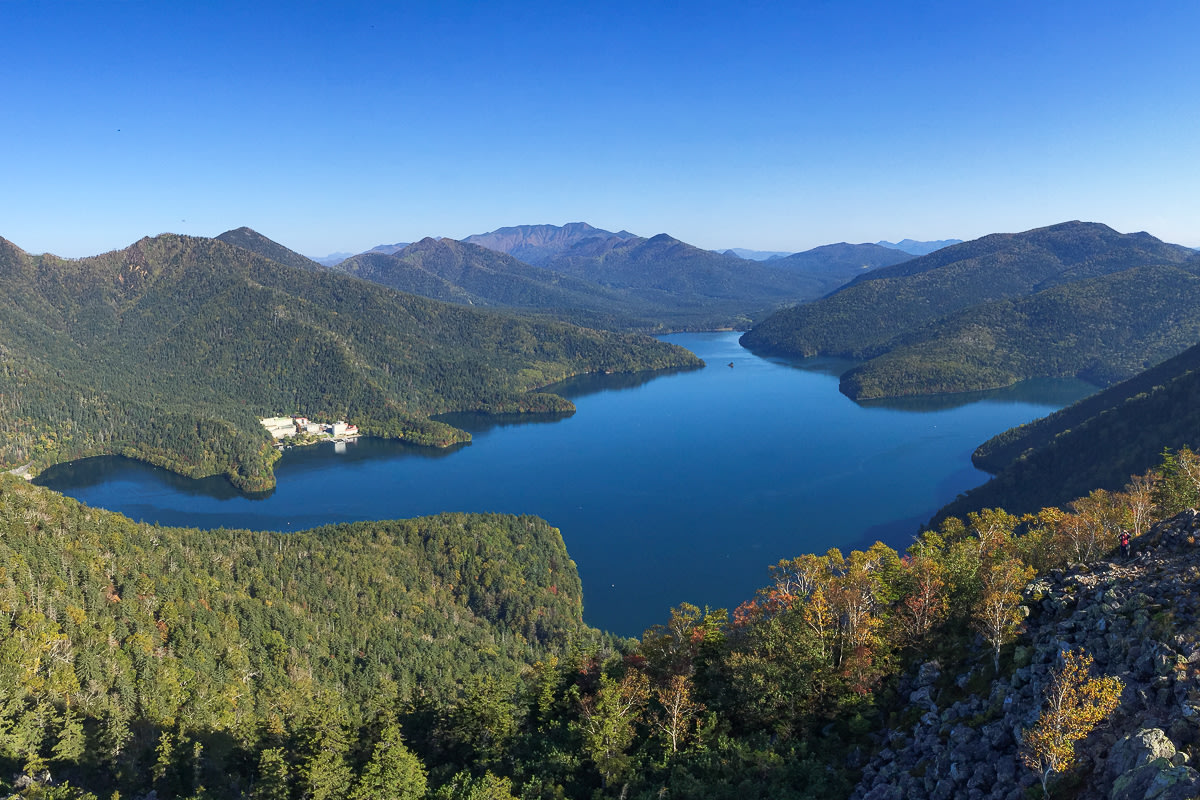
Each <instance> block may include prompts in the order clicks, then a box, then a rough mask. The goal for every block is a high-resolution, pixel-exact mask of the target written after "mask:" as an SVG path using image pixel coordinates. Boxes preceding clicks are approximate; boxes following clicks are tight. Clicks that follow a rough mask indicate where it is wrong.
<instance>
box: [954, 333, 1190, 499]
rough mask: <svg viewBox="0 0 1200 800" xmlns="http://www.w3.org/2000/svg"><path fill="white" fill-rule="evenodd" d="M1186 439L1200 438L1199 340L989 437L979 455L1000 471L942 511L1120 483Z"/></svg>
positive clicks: (980, 462)
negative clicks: (1109, 384) (1150, 366)
mask: <svg viewBox="0 0 1200 800" xmlns="http://www.w3.org/2000/svg"><path fill="white" fill-rule="evenodd" d="M1185 446H1186V447H1192V448H1195V447H1197V446H1200V346H1196V347H1191V348H1189V349H1188V350H1185V351H1184V352H1183V353H1180V354H1179V355H1178V356H1175V357H1174V358H1171V359H1169V360H1167V361H1164V362H1163V363H1162V364H1160V365H1158V366H1157V367H1154V368H1153V369H1150V370H1147V371H1146V372H1143V373H1141V374H1139V375H1137V376H1135V377H1134V378H1131V379H1130V380H1127V381H1125V382H1123V383H1119V384H1117V385H1115V386H1112V387H1110V388H1108V389H1106V390H1104V391H1103V392H1099V393H1097V394H1095V395H1092V396H1091V397H1088V398H1085V399H1083V400H1081V401H1079V402H1078V403H1075V404H1074V405H1071V406H1068V407H1067V408H1064V409H1062V410H1060V411H1057V412H1055V413H1054V414H1051V415H1050V416H1048V417H1045V418H1043V419H1040V420H1036V421H1035V422H1031V423H1029V424H1027V425H1022V426H1021V427H1019V428H1013V429H1012V430H1009V431H1005V432H1004V433H1002V434H999V435H998V436H995V437H993V438H992V439H990V440H988V441H987V442H985V443H984V444H982V445H981V446H980V447H979V449H978V450H976V451H975V454H974V456H973V457H972V460H973V461H974V462H975V464H976V466H978V467H979V468H980V469H986V470H988V471H989V472H992V473H994V476H995V477H993V478H992V479H991V480H989V481H988V482H987V483H985V484H984V485H982V486H980V487H977V488H975V489H972V490H970V491H969V492H967V493H966V494H965V495H963V496H962V497H959V498H958V499H957V500H955V501H954V502H953V503H951V504H949V505H948V506H946V507H945V508H943V509H942V510H941V511H939V512H938V517H937V518H935V519H940V518H941V517H944V516H947V515H952V516H961V515H963V514H965V513H967V512H969V511H975V510H978V509H980V508H987V507H993V506H1003V507H1004V508H1007V509H1009V510H1011V511H1013V512H1014V513H1026V512H1031V511H1036V510H1037V509H1039V508H1042V507H1043V506H1057V505H1062V504H1063V503H1065V502H1067V501H1068V500H1071V499H1072V498H1074V497H1078V496H1080V495H1082V494H1085V493H1086V492H1089V491H1091V490H1092V489H1108V490H1113V489H1118V488H1120V487H1121V486H1123V485H1124V484H1125V483H1126V482H1127V481H1128V480H1129V478H1130V476H1131V475H1140V474H1142V473H1144V472H1145V471H1146V470H1148V469H1150V468H1151V467H1153V466H1155V465H1156V464H1157V463H1158V462H1159V461H1160V460H1161V458H1162V452H1163V450H1164V449H1171V450H1179V449H1180V448H1182V447H1185Z"/></svg>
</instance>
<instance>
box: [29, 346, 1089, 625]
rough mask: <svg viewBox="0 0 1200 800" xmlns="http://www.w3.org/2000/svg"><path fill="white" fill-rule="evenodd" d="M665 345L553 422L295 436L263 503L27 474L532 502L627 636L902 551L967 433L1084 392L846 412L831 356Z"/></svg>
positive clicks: (325, 511)
mask: <svg viewBox="0 0 1200 800" xmlns="http://www.w3.org/2000/svg"><path fill="white" fill-rule="evenodd" d="M666 338H667V339H668V340H670V341H673V342H676V343H678V344H681V345H683V346H684V347H687V348H688V349H690V350H692V351H694V352H695V353H696V354H697V355H699V356H700V357H701V358H703V359H704V360H705V361H706V362H707V363H708V367H706V368H705V369H702V370H694V371H685V372H677V373H674V374H669V375H657V376H651V375H636V376H629V375H600V376H584V377H581V378H575V379H572V380H571V381H568V382H565V383H564V384H560V385H559V386H556V387H554V390H555V391H558V392H560V393H562V394H563V395H564V396H567V397H570V398H571V399H572V400H573V401H574V402H575V404H576V406H577V408H578V411H577V412H576V413H575V414H574V415H570V416H565V417H559V418H557V419H553V420H552V421H550V422H542V423H532V424H527V423H526V420H527V419H528V418H524V417H520V418H517V417H503V418H499V419H498V418H495V417H486V416H479V415H453V416H447V417H442V419H446V420H447V421H449V422H451V424H455V425H458V426H460V427H462V428H464V429H466V430H469V431H471V432H472V434H473V435H474V442H473V443H472V444H471V445H468V446H462V447H459V448H456V449H452V450H433V449H429V448H422V447H413V446H411V445H406V444H404V443H402V442H394V441H384V440H379V439H360V440H358V441H357V442H354V443H352V444H348V445H347V446H346V447H345V448H344V452H335V450H334V448H333V446H331V445H328V444H324V445H316V446H312V447H296V448H292V449H290V450H288V451H286V452H285V453H284V456H283V458H282V459H281V460H280V462H279V464H278V468H277V469H276V477H277V479H278V487H277V489H276V490H275V491H274V492H272V493H270V494H269V495H267V496H265V497H246V496H244V495H241V494H239V493H238V492H237V491H236V490H234V489H233V487H232V486H230V485H229V484H228V483H227V482H226V481H225V480H224V479H219V478H212V479H207V480H204V481H192V480H189V479H186V478H180V477H178V476H175V475H172V474H171V473H168V472H165V471H163V470H160V469H157V468H155V467H151V466H148V465H145V464H140V463H137V462H133V461H130V460H128V459H122V458H115V457H106V458H98V459H88V460H86V461H81V462H77V463H75V464H71V465H62V466H60V467H56V468H54V469H52V470H48V471H47V472H45V473H44V474H43V475H42V476H41V478H40V479H39V482H40V483H44V484H46V485H49V486H50V487H51V488H54V489H57V490H59V491H62V492H64V493H65V494H68V495H71V496H72V497H76V498H78V499H80V500H83V501H84V502H86V503H89V504H91V505H95V506H100V507H104V508H110V509H113V510H116V511H120V512H122V513H124V514H128V515H129V516H131V517H133V518H135V519H140V520H145V521H148V522H159V523H161V524H164V525H188V526H196V527H204V528H211V527H239V528H253V529H267V530H299V529H302V528H306V527H312V526H315V525H322V524H326V523H330V522H340V521H352V520H370V519H387V518H395V517H412V516H418V515H423V514H433V513H437V512H439V511H449V510H454V511H503V512H509V513H528V514H536V515H538V516H541V517H543V518H545V519H547V520H549V521H550V522H551V523H552V524H553V525H555V526H557V527H559V528H561V530H562V532H563V537H564V539H565V540H566V543H567V548H568V550H569V551H570V553H571V555H572V557H573V558H574V559H575V561H576V562H577V563H578V565H579V572H580V575H581V576H582V577H583V584H584V600H585V604H586V607H585V616H586V618H587V620H588V622H590V623H591V624H593V625H597V626H599V627H603V628H607V629H610V630H613V631H616V632H618V633H622V634H630V635H633V634H640V633H641V631H642V630H643V629H644V628H645V627H647V626H649V625H651V624H654V623H657V622H662V621H665V619H666V617H667V614H668V610H669V608H670V607H671V606H673V605H678V604H679V603H680V602H684V601H687V602H691V603H695V604H697V605H700V606H704V605H706V604H707V605H712V606H722V607H729V608H732V607H733V606H736V605H737V604H738V603H740V602H741V601H743V600H745V599H747V598H748V597H749V596H750V595H751V594H752V593H753V592H754V590H755V589H756V588H757V587H759V586H761V585H763V584H764V583H765V582H766V578H767V572H766V570H767V567H768V566H769V565H771V564H774V563H775V562H776V561H778V560H779V559H781V558H785V557H791V556H794V555H798V554H800V553H804V552H812V551H818V552H824V551H825V550H827V549H828V548H830V547H839V548H841V549H843V550H848V549H852V548H855V547H862V546H865V545H867V544H870V542H872V541H874V540H875V539H882V540H884V541H886V542H888V543H889V544H891V545H893V546H895V547H900V548H903V547H905V546H906V545H907V543H908V542H909V541H910V540H911V537H912V535H913V534H914V533H915V532H916V530H917V527H918V526H919V525H920V523H921V522H923V521H925V520H927V519H928V518H929V517H930V516H931V515H932V514H933V513H934V511H936V510H937V509H938V508H940V507H941V506H942V505H944V504H945V503H946V502H947V501H949V500H952V499H953V498H954V497H955V496H956V495H957V494H958V493H960V492H963V491H966V490H967V489H969V488H971V487H973V486H976V485H978V484H980V483H982V482H983V481H984V479H985V478H986V475H985V474H984V473H982V472H980V471H978V470H976V469H974V468H973V467H972V466H971V463H970V454H971V451H972V450H973V449H974V448H975V447H976V446H978V445H979V444H980V443H981V442H983V441H984V440H985V439H987V438H988V437H990V436H992V435H994V434H996V433H998V432H1000V431H1002V430H1004V429H1006V428H1009V427H1012V426H1013V425H1017V424H1020V423H1022V422H1026V421H1028V420H1031V419H1034V418H1036V417H1039V416H1044V415H1045V414H1047V413H1049V412H1050V411H1053V410H1054V409H1057V408H1059V407H1061V406H1063V405H1066V404H1067V403H1068V402H1071V401H1073V400H1075V399H1078V398H1080V397H1082V396H1084V395H1085V394H1087V393H1088V392H1090V391H1093V388H1092V387H1089V386H1087V385H1086V384H1083V383H1080V382H1077V381H1070V382H1066V381H1052V382H1045V383H1033V382H1031V383H1030V384H1026V385H1021V386H1017V387H1011V388H1010V389H1006V390H1002V391H1001V392H998V393H988V394H986V395H978V396H972V397H969V398H964V397H959V396H954V397H952V398H951V399H952V401H953V402H946V401H944V400H943V399H941V398H933V399H931V398H918V399H914V400H904V401H901V402H896V401H891V402H888V403H886V404H871V405H857V404H855V403H853V402H851V401H850V400H848V399H847V398H846V397H844V396H843V395H841V394H839V393H838V391H837V377H836V374H832V373H831V370H832V368H831V367H825V368H824V371H822V370H821V369H817V370H814V369H807V368H797V365H796V364H792V363H789V362H786V361H781V360H777V359H772V360H768V359H763V358H759V357H757V356H754V355H753V354H751V353H749V352H747V351H745V350H743V349H742V348H741V347H740V346H739V345H738V344H737V338H738V334H736V333H716V334H678V335H674V336H670V337H666ZM730 363H732V364H733V367H732V368H731V367H729V366H728V365H729V364H730ZM799 366H800V367H805V366H807V365H806V364H804V363H802V364H800V365H799Z"/></svg>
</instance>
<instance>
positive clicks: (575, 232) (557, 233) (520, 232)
mask: <svg viewBox="0 0 1200 800" xmlns="http://www.w3.org/2000/svg"><path fill="white" fill-rule="evenodd" d="M634 238H637V237H635V236H634V235H633V234H632V233H630V232H629V231H619V232H618V233H613V232H612V231H606V230H601V229H600V228H594V227H592V226H591V225H588V224H587V223H586V222H568V223H567V224H566V225H516V226H512V227H508V228H497V229H496V230H494V231H490V232H488V233H476V234H473V235H471V236H467V237H466V238H464V239H463V240H462V241H464V242H466V243H467V244H474V245H479V246H480V247H486V248H488V249H489V250H496V251H498V252H501V253H507V254H509V255H510V256H513V257H515V258H518V259H520V260H521V261H524V262H525V263H526V264H534V265H536V266H543V265H545V264H546V263H547V262H548V261H551V260H552V259H554V258H556V257H557V256H559V255H562V254H563V253H564V252H566V251H567V250H570V249H571V248H573V247H576V246H577V245H580V244H584V243H586V245H585V246H587V247H589V248H594V247H604V246H612V245H614V244H617V243H618V242H622V241H625V240H627V239H634Z"/></svg>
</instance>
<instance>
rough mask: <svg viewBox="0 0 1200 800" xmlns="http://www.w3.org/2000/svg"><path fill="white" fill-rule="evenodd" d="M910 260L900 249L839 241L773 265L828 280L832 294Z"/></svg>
mask: <svg viewBox="0 0 1200 800" xmlns="http://www.w3.org/2000/svg"><path fill="white" fill-rule="evenodd" d="M911 257H912V256H910V255H908V254H907V253H904V252H902V251H900V250H896V249H893V248H887V247H880V246H879V245H876V244H847V243H845V242H840V243H838V244H826V245H822V246H820V247H814V248H813V249H811V250H805V251H804V252H802V253H793V254H792V255H790V256H786V257H783V258H773V259H771V266H772V267H779V268H781V269H789V270H795V271H797V272H804V273H808V274H809V275H812V276H813V277H814V278H824V279H826V280H827V281H828V285H829V291H833V290H834V289H837V288H838V287H840V286H844V285H845V284H847V283H849V282H850V281H852V280H854V279H856V278H857V277H859V276H860V275H865V274H866V273H868V272H870V271H871V270H874V269H876V268H878V267H889V266H891V265H892V264H899V263H901V262H903V261H907V260H908V259H910V258H911Z"/></svg>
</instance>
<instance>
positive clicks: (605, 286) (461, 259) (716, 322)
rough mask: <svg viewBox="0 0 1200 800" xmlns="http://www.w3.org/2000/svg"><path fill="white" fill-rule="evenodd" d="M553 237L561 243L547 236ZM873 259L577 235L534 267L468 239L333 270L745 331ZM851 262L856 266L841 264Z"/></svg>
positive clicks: (461, 297) (479, 298)
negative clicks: (793, 256) (732, 251)
mask: <svg viewBox="0 0 1200 800" xmlns="http://www.w3.org/2000/svg"><path fill="white" fill-rule="evenodd" d="M579 225H582V223H579ZM585 227H586V230H587V231H595V229H594V228H590V226H585ZM545 229H551V230H545ZM571 229H572V226H567V227H566V228H563V229H559V228H555V227H554V226H526V227H525V228H511V229H509V228H502V229H501V231H499V232H497V234H499V233H501V232H505V231H509V232H513V233H512V234H511V235H512V236H517V235H518V234H522V233H523V232H524V233H528V234H529V236H528V237H527V238H520V239H518V240H517V241H520V242H526V241H530V240H534V241H540V239H539V238H538V237H537V236H535V234H538V235H544V236H545V237H551V238H550V239H549V241H550V244H547V245H545V247H546V248H550V247H551V245H552V244H563V242H564V241H569V237H566V232H568V231H569V230H571ZM555 232H559V233H561V234H562V237H561V238H552V236H551V235H552V234H554V233H555ZM472 238H478V237H472ZM505 241H508V240H505ZM564 246H566V245H565V244H564ZM522 247H526V245H522V246H521V247H516V246H515V245H514V247H513V249H514V251H516V252H523V250H522V249H521V248H522ZM528 247H534V245H528ZM538 247H542V245H538ZM848 247H853V246H848ZM869 247H872V248H874V246H873V245H870V246H869ZM551 249H553V248H551ZM875 249H877V250H879V251H880V252H881V253H886V254H887V255H886V256H885V257H884V258H886V259H892V260H895V259H896V255H895V253H896V252H897V251H892V250H885V249H884V248H875ZM543 255H544V253H543ZM878 257H879V254H878V253H871V254H869V255H863V254H859V255H854V254H853V253H847V252H845V251H843V250H842V249H841V248H839V247H838V246H834V248H833V250H831V251H827V252H824V253H821V254H816V255H813V256H809V257H808V258H807V259H798V260H797V261H794V262H789V260H788V259H777V260H773V261H771V262H769V265H762V264H759V263H757V262H752V261H746V260H744V259H740V258H737V257H734V256H728V255H723V254H719V253H712V252H709V251H707V250H701V249H699V248H696V247H692V246H691V245H689V244H685V243H683V242H680V241H678V240H675V239H672V238H670V237H669V236H665V235H664V236H658V237H655V238H654V239H650V240H647V239H641V238H637V237H633V238H622V237H619V236H616V235H613V236H609V237H607V238H605V237H597V236H591V237H584V238H582V239H577V240H576V241H575V243H574V244H573V245H570V246H569V249H566V250H565V252H564V254H563V255H560V256H558V257H556V258H553V259H552V260H550V261H548V262H547V261H543V266H538V267H535V266H532V265H530V264H527V263H525V262H523V261H520V260H518V259H517V258H515V257H513V256H510V255H507V254H505V253H504V252H502V251H501V250H499V249H489V248H485V247H483V246H480V245H477V244H473V243H471V242H470V241H467V240H464V241H461V242H458V241H455V240H453V239H424V240H422V241H420V242H417V243H415V244H412V245H409V246H408V247H406V248H404V249H402V250H399V251H397V252H395V253H392V254H383V253H363V254H360V255H358V256H354V257H353V258H350V259H347V260H346V261H344V262H342V263H341V264H340V265H338V267H337V269H339V270H344V271H346V272H348V273H350V274H352V275H356V276H358V277H361V278H365V279H367V280H372V281H376V282H378V283H382V284H383V285H385V286H391V287H393V288H395V289H399V290H401V291H406V292H413V293H415V294H420V295H423V296H425V297H432V298H435V299H438V300H446V301H449V302H455V303H462V304H470V305H487V306H497V307H503V308H511V309H516V310H521V311H536V312H539V313H543V314H549V315H552V316H554V317H556V318H558V319H563V320H567V321H570V322H574V323H577V324H581V325H588V326H596V327H604V328H615V329H622V330H643V331H661V330H711V329H714V328H729V327H740V326H745V325H747V324H749V322H750V321H751V320H752V319H753V318H754V317H755V316H756V315H761V314H764V313H766V312H768V311H770V310H772V309H774V308H778V307H779V306H781V305H784V304H785V303H794V302H801V301H804V300H811V299H813V298H816V297H820V296H821V295H823V294H826V293H827V292H829V291H830V290H831V289H834V288H836V287H837V286H840V285H842V284H843V283H845V282H846V281H848V280H850V279H851V278H852V277H854V276H855V275H858V274H860V273H861V272H862V271H863V269H862V268H863V266H864V263H866V262H869V261H871V260H872V259H877V258H878ZM861 259H865V260H866V261H865V262H864V261H861ZM854 261H859V262H860V263H856V264H854V266H853V267H850V266H848V265H849V264H850V263H851V262H854ZM777 264H778V265H781V266H779V267H777V266H775V265H777ZM785 264H786V267H787V268H784V267H783V266H782V265H785Z"/></svg>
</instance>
